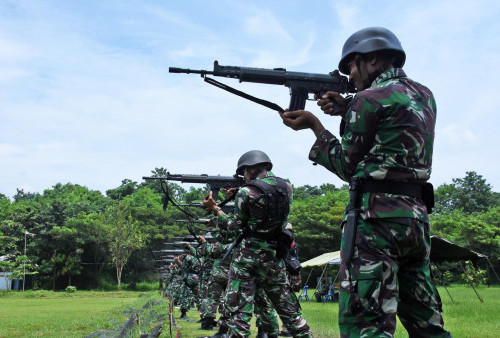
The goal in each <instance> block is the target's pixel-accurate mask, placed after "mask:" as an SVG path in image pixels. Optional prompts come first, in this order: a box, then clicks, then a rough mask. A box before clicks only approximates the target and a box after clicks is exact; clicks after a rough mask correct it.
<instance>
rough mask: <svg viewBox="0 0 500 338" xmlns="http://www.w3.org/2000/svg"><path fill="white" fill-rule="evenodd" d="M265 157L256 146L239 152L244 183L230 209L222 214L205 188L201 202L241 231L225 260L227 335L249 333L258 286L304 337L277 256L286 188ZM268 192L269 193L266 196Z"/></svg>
mask: <svg viewBox="0 0 500 338" xmlns="http://www.w3.org/2000/svg"><path fill="white" fill-rule="evenodd" d="M271 168H272V163H271V161H270V159H269V157H268V156H267V155H266V154H265V153H263V152H261V151H258V150H252V151H249V152H247V153H245V154H243V155H242V156H241V157H240V159H239V161H238V168H237V171H236V172H237V174H238V175H243V176H244V178H245V182H247V183H246V184H245V185H244V186H243V187H241V188H240V189H239V191H238V193H237V194H236V197H235V203H236V207H237V210H236V213H235V216H234V217H228V215H226V214H225V213H224V212H223V211H222V210H221V209H220V208H219V207H218V206H217V203H216V202H215V200H214V199H213V197H212V194H211V193H209V195H208V196H206V197H205V198H204V200H203V203H204V205H205V207H206V208H207V209H208V210H212V211H213V213H214V215H216V216H217V217H218V221H219V226H224V227H226V228H228V229H241V231H242V232H243V234H244V235H242V236H240V237H239V238H240V239H241V242H240V243H239V245H238V246H237V247H236V251H235V253H234V255H235V257H234V258H233V261H232V262H231V269H230V275H229V283H228V291H227V294H226V300H227V308H228V309H229V311H230V312H231V319H230V323H229V326H230V331H229V336H230V337H247V336H249V335H250V319H251V318H252V313H253V310H254V297H255V291H256V288H257V287H258V286H260V287H261V288H262V289H263V290H264V291H265V293H266V294H267V296H268V297H269V299H270V300H271V302H272V304H273V305H274V307H275V308H276V311H277V312H278V314H279V316H280V318H281V320H282V322H283V323H284V325H285V326H286V327H287V328H288V330H289V331H290V332H291V333H292V334H293V335H294V336H295V337H310V336H311V331H310V329H309V326H308V325H307V323H306V320H305V319H304V317H303V316H302V314H301V311H300V310H301V309H300V305H299V302H298V300H297V297H296V296H295V293H293V292H291V290H290V287H289V284H288V280H287V276H286V271H285V264H284V261H283V259H282V258H280V257H278V256H277V249H278V246H277V240H278V235H279V234H281V231H282V229H283V228H284V227H285V226H286V224H287V220H288V212H289V207H290V203H291V197H292V187H291V185H290V184H288V183H286V182H285V181H284V180H283V179H280V178H278V177H276V176H275V175H274V174H273V173H272V172H271V171H270V170H271ZM269 195H271V196H272V197H268V196H269Z"/></svg>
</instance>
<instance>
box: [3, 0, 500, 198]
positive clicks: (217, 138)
mask: <svg viewBox="0 0 500 338" xmlns="http://www.w3.org/2000/svg"><path fill="white" fill-rule="evenodd" d="M498 18H500V2H498V1H493V0H489V1H486V0H476V1H458V0H450V1H436V0H434V1H426V0H424V1H401V0H398V1H392V0H387V1H368V0H367V1H281V0H275V1H235V0H231V1H229V0H227V1H226V0H215V1H206V0H205V1H201V0H200V1H188V0H186V1H167V0H165V1H139V0H133V1H97V0H95V1H92V0H86V1H62V0H61V1H50V0H47V1H35V0H31V1H24V0H15V1H14V0H12V1H11V0H2V1H0V69H1V71H0V102H1V105H0V161H1V168H2V170H1V174H0V193H3V194H5V195H7V196H9V197H12V196H13V195H14V194H15V193H16V189H17V188H19V189H24V190H25V191H29V192H43V190H44V189H48V188H51V187H52V186H53V185H55V184H56V183H63V184H64V183H68V182H70V183H74V184H80V185H84V186H87V187H88V188H90V189H93V190H100V191H102V192H105V191H106V190H107V189H111V188H115V187H117V186H119V185H120V184H121V181H122V180H123V179H131V180H134V181H138V182H140V181H141V177H142V176H144V175H148V174H149V173H150V171H151V170H153V169H154V168H155V167H164V168H167V169H168V170H169V171H170V172H172V173H186V174H201V173H206V174H212V175H216V174H221V175H230V174H232V173H234V170H235V166H236V162H237V160H238V158H239V156H240V155H241V154H242V153H244V152H246V151H248V150H251V149H261V150H263V151H265V152H266V153H268V155H269V156H270V157H271V159H272V160H273V162H274V166H275V169H274V172H275V173H276V174H277V175H279V176H281V177H285V178H289V179H290V180H291V182H292V183H294V184H295V185H305V184H309V185H321V184H323V183H333V184H335V185H337V186H338V185H341V184H342V183H343V182H341V181H340V180H339V179H337V178H336V177H335V176H334V175H333V174H330V173H329V172H327V171H326V170H325V169H324V168H321V167H315V166H312V165H311V163H310V161H309V160H308V159H307V155H308V151H309V149H310V147H311V145H312V144H313V142H314V135H313V134H312V132H310V131H299V132H295V131H292V130H291V129H289V128H286V127H285V126H284V125H283V124H282V122H281V119H280V118H279V116H278V115H277V113H275V112H273V111H271V110H268V109H267V108H264V107H261V106H259V105H256V104H254V103H251V102H247V101H246V100H244V99H242V98H239V97H237V96H233V95H232V94H229V93H226V92H224V91H222V90H220V89H217V88H215V87H212V86H210V85H208V84H205V83H204V82H203V81H202V79H201V78H200V77H199V76H196V75H182V74H170V73H168V67H170V66H175V67H185V68H201V69H208V70H210V69H212V67H213V61H214V60H218V61H219V63H220V64H222V65H234V66H246V67H262V68H275V67H284V68H286V69H288V70H292V71H301V72H313V73H328V72H330V71H331V70H333V69H336V68H337V65H338V60H339V57H340V51H341V48H342V45H343V43H344V41H345V39H346V38H347V37H348V36H349V35H350V34H352V33H353V32H354V31H356V30H359V29H361V28H365V27H369V26H384V27H387V28H389V29H390V30H392V31H393V32H394V33H396V35H397V36H398V37H399V39H400V40H401V42H402V44H403V47H404V49H405V50H406V53H407V62H406V65H405V67H404V68H405V71H406V72H407V74H408V75H409V76H410V77H411V78H413V79H415V80H417V81H419V82H422V83H424V84H425V85H427V86H428V87H429V88H430V89H431V90H432V91H433V92H434V94H435V97H436V101H437V106H438V111H437V113H438V119H437V125H436V140H435V147H434V165H433V174H432V177H431V182H432V183H433V184H434V185H435V186H439V185H441V184H443V183H451V182H452V179H453V178H462V177H464V176H465V173H466V171H476V172H477V173H478V174H480V175H482V176H483V177H484V178H485V179H486V180H487V182H488V183H490V184H491V185H492V186H493V190H494V191H499V190H500V170H499V169H498V167H499V164H500V163H499V159H498V154H499V150H498V149H499V147H500V133H499V132H498V129H499V127H498V126H499V124H500V117H499V116H500V115H499V114H498V112H497V108H496V106H497V104H496V103H495V102H496V101H495V98H496V96H497V95H498V94H497V89H496V87H497V85H498V79H499V78H500V71H499V68H498V66H497V62H498V60H500V23H499V22H500V20H498ZM218 80H221V79H220V78H218ZM221 81H223V82H224V83H227V84H228V85H230V86H233V87H236V88H238V89H240V90H244V91H246V92H248V93H250V94H252V95H255V96H257V97H261V98H264V99H269V100H271V101H273V102H276V103H278V104H279V105H281V106H283V107H286V106H287V105H288V100H289V94H288V89H287V88H285V87H282V86H272V85H257V84H244V83H242V84H239V83H238V81H236V80H224V79H222V80H221ZM306 108H307V109H308V110H311V111H312V112H314V113H316V114H317V116H318V117H319V118H320V119H321V121H322V122H323V124H324V125H325V126H327V128H328V129H330V130H331V131H332V132H334V133H335V134H337V130H338V118H335V117H330V116H325V115H323V114H322V113H321V112H320V111H319V109H318V108H317V106H316V104H315V102H308V103H307V106H306Z"/></svg>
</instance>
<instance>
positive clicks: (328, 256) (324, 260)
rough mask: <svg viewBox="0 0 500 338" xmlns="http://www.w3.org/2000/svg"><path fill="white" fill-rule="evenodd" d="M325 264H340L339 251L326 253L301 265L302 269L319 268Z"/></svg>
mask: <svg viewBox="0 0 500 338" xmlns="http://www.w3.org/2000/svg"><path fill="white" fill-rule="evenodd" d="M325 264H340V251H333V252H326V253H324V254H322V255H319V256H317V257H314V258H311V259H310V260H308V261H305V262H304V263H301V264H300V265H302V267H303V268H306V267H308V266H319V265H325Z"/></svg>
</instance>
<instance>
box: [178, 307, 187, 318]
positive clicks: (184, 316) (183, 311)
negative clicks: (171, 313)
mask: <svg viewBox="0 0 500 338" xmlns="http://www.w3.org/2000/svg"><path fill="white" fill-rule="evenodd" d="M186 312H187V311H186V310H184V309H181V316H180V317H179V319H187V315H186Z"/></svg>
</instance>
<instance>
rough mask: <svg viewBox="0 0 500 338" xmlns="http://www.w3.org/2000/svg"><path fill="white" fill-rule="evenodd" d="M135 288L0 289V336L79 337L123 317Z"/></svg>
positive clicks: (134, 298) (134, 299)
mask: <svg viewBox="0 0 500 338" xmlns="http://www.w3.org/2000/svg"><path fill="white" fill-rule="evenodd" d="M139 295H140V293H139V292H129V291H120V292H85V291H77V292H75V293H66V292H49V291H27V292H24V293H23V292H15V291H14V292H13V291H10V292H1V293H0V309H1V310H0V337H33V336H45V337H82V336H84V335H87V334H90V333H92V332H95V331H97V330H99V329H108V328H110V327H111V326H113V325H114V324H113V321H117V322H119V323H121V322H124V321H126V320H127V318H128V316H127V315H126V314H124V313H123V311H124V310H125V309H126V308H127V306H129V305H134V304H135V303H137V302H140V301H142V300H141V299H140V298H139Z"/></svg>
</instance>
